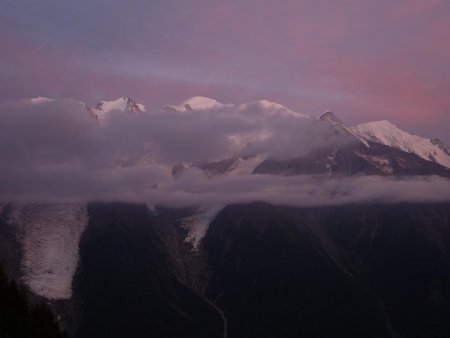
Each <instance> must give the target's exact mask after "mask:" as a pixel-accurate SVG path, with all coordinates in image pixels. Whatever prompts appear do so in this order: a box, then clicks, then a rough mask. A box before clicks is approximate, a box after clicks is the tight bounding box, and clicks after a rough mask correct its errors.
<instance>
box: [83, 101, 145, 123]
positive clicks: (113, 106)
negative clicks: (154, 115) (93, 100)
mask: <svg viewBox="0 0 450 338" xmlns="http://www.w3.org/2000/svg"><path fill="white" fill-rule="evenodd" d="M114 110H119V111H129V112H144V111H145V106H144V105H143V104H140V103H136V102H135V101H134V100H133V99H131V98H129V97H126V96H122V97H120V98H118V99H117V100H113V101H100V102H98V103H97V104H96V105H95V107H93V108H91V109H90V111H91V112H92V113H93V114H94V116H95V117H96V118H97V119H98V120H99V122H103V121H104V120H105V119H106V118H107V116H108V114H109V113H110V112H111V111H114Z"/></svg>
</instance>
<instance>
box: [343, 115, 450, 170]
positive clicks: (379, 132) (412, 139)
mask: <svg viewBox="0 0 450 338" xmlns="http://www.w3.org/2000/svg"><path fill="white" fill-rule="evenodd" d="M350 130H352V131H353V132H354V133H355V134H356V135H358V136H359V137H361V138H363V139H365V140H367V141H371V142H376V143H380V144H384V145H387V146H390V147H394V148H398V149H401V150H403V151H406V152H408V153H412V154H416V155H417V156H419V157H421V158H423V159H425V160H427V161H432V162H436V163H439V164H441V165H443V166H445V167H447V168H450V155H449V154H448V153H447V152H446V151H445V149H447V148H446V147H448V146H447V145H445V144H443V143H442V142H440V143H437V142H433V141H432V140H430V139H427V138H424V137H420V136H417V135H413V134H410V133H408V132H406V131H403V130H401V129H400V128H398V127H397V126H396V125H394V124H393V123H391V122H389V121H386V120H382V121H376V122H368V123H363V124H359V125H357V126H354V127H351V128H350ZM443 145H444V146H446V147H444V146H443Z"/></svg>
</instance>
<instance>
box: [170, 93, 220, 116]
mask: <svg viewBox="0 0 450 338" xmlns="http://www.w3.org/2000/svg"><path fill="white" fill-rule="evenodd" d="M224 106H228V105H225V104H222V103H220V102H218V101H216V100H214V99H210V98H209V97H203V96H194V97H191V98H190V99H187V100H185V101H183V102H181V103H180V104H178V105H170V106H166V107H164V109H165V110H174V111H178V112H183V111H192V110H206V109H214V108H220V107H224Z"/></svg>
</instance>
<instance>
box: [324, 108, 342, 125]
mask: <svg viewBox="0 0 450 338" xmlns="http://www.w3.org/2000/svg"><path fill="white" fill-rule="evenodd" d="M319 120H322V121H327V122H329V123H331V124H333V125H341V126H343V125H344V123H343V122H342V121H341V120H340V119H339V118H338V117H337V116H336V115H335V114H334V113H333V112H332V111H330V110H328V111H326V112H325V113H323V114H322V115H320V117H319Z"/></svg>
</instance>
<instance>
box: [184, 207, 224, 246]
mask: <svg viewBox="0 0 450 338" xmlns="http://www.w3.org/2000/svg"><path fill="white" fill-rule="evenodd" d="M222 208H223V206H218V205H207V206H201V207H199V208H198V209H197V211H196V212H195V213H194V214H193V215H192V216H189V217H185V218H183V219H182V220H181V224H180V225H181V227H183V228H184V229H186V230H187V231H188V234H187V236H186V238H185V239H184V241H185V242H187V243H191V244H192V246H193V247H194V250H197V249H198V246H199V244H200V242H201V240H202V239H203V237H205V235H206V232H207V231H208V228H209V225H210V224H211V222H212V221H213V220H214V218H215V217H216V216H217V214H218V213H219V212H220V210H222Z"/></svg>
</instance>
